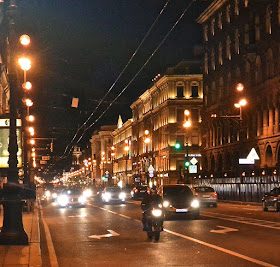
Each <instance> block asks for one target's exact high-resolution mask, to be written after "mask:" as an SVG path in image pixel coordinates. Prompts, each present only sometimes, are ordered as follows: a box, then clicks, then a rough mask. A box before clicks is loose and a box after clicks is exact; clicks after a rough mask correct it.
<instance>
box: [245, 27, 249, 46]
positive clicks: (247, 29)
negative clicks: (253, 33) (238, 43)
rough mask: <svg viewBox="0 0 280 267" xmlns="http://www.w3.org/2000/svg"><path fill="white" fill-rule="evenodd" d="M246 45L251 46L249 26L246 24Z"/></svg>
mask: <svg viewBox="0 0 280 267" xmlns="http://www.w3.org/2000/svg"><path fill="white" fill-rule="evenodd" d="M244 43H245V45H248V44H249V25H248V24H245V34H244Z"/></svg>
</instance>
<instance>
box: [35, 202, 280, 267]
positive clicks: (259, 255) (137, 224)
mask: <svg viewBox="0 0 280 267" xmlns="http://www.w3.org/2000/svg"><path fill="white" fill-rule="evenodd" d="M139 204H140V202H139V201H138V202H137V201H128V202H127V203H126V204H114V205H103V204H101V203H99V202H95V201H91V202H90V203H89V204H88V205H87V206H86V207H85V208H66V209H64V208H58V207H56V206H55V205H53V204H52V203H45V204H43V205H42V209H41V220H40V227H41V240H42V243H41V248H42V255H43V263H44V264H43V265H44V266H57V265H59V266H79V267H80V266H280V253H279V248H280V246H279V233H280V213H279V212H278V213H275V212H263V211H262V208H261V207H260V206H249V205H246V206H242V205H234V204H226V203H219V205H218V208H202V209H201V216H200V219H198V220H192V219H191V218H181V219H178V220H168V221H165V222H164V229H165V231H164V232H162V233H161V236H160V240H159V241H158V242H156V241H151V240H149V239H148V238H147V236H146V233H145V232H143V231H142V225H141V215H142V212H141V209H140V205H139Z"/></svg>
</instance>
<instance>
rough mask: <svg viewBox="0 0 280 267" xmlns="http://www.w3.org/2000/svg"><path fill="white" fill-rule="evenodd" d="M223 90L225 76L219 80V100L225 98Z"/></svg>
mask: <svg viewBox="0 0 280 267" xmlns="http://www.w3.org/2000/svg"><path fill="white" fill-rule="evenodd" d="M223 90H224V79H223V77H221V78H220V80H219V91H218V100H221V99H222V98H223Z"/></svg>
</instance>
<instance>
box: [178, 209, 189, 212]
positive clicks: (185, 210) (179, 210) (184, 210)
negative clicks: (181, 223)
mask: <svg viewBox="0 0 280 267" xmlns="http://www.w3.org/2000/svg"><path fill="white" fill-rule="evenodd" d="M176 212H188V209H176Z"/></svg>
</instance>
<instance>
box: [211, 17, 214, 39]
mask: <svg viewBox="0 0 280 267" xmlns="http://www.w3.org/2000/svg"><path fill="white" fill-rule="evenodd" d="M211 34H212V35H213V36H214V35H215V19H212V21H211Z"/></svg>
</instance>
